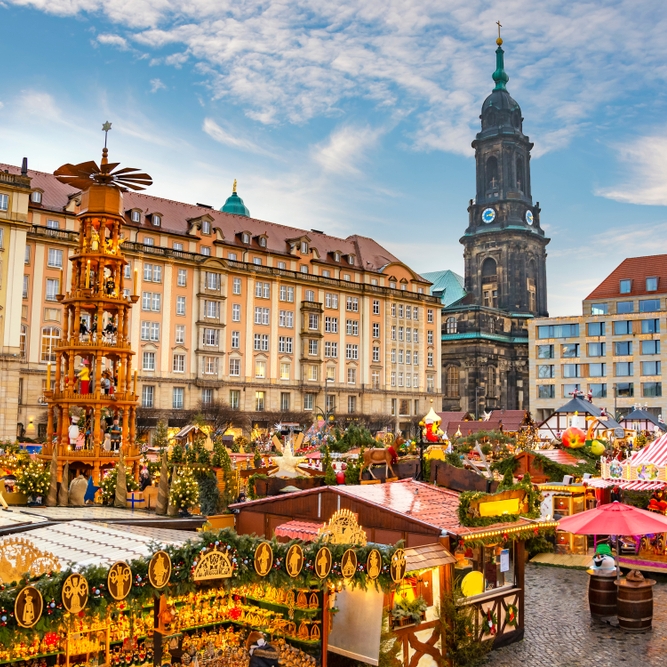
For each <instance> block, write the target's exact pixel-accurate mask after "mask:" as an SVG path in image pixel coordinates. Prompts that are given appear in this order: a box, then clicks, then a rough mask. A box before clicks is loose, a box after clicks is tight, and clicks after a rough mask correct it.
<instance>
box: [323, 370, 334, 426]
mask: <svg viewBox="0 0 667 667" xmlns="http://www.w3.org/2000/svg"><path fill="white" fill-rule="evenodd" d="M330 382H331V384H333V383H334V382H335V380H334V379H333V378H330V377H327V378H325V379H324V410H325V414H324V419H325V420H327V421H333V420H330V419H329V416H330V415H329V400H328V399H329V396H328V393H327V387H328V386H329V383H330ZM331 417H333V415H331Z"/></svg>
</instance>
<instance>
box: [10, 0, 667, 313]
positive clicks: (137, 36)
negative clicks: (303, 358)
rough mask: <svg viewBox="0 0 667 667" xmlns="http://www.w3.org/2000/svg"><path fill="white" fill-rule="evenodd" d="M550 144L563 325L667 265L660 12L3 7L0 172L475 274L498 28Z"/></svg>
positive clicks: (87, 4) (468, 6)
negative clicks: (477, 210)
mask: <svg viewBox="0 0 667 667" xmlns="http://www.w3.org/2000/svg"><path fill="white" fill-rule="evenodd" d="M498 19H500V21H501V22H502V24H503V26H504V28H503V37H504V39H505V44H504V48H505V52H506V53H505V58H506V68H507V71H508V73H509V75H510V82H509V84H508V89H509V91H510V93H511V94H512V95H513V96H514V98H515V99H516V100H517V101H518V102H519V104H520V105H521V107H522V111H523V115H524V118H525V122H524V130H525V131H526V132H527V133H528V134H529V135H530V138H531V140H532V141H533V142H534V143H535V148H534V150H533V160H532V163H531V164H532V180H533V196H534V198H535V200H537V201H539V202H540V205H541V207H542V215H541V219H542V224H543V226H545V228H546V229H547V232H548V234H549V235H550V236H551V238H552V241H551V244H550V246H549V247H548V252H549V259H548V280H549V310H550V312H551V314H552V315H564V314H576V313H578V312H580V308H581V305H580V301H581V299H582V298H583V297H585V296H586V294H587V293H588V292H589V291H590V290H591V289H592V288H593V287H594V286H595V285H596V284H597V283H598V282H600V281H601V280H602V279H603V278H604V277H605V276H606V275H607V274H608V273H609V272H610V271H611V270H612V269H613V268H614V267H615V266H616V265H617V264H618V263H619V262H620V261H621V260H622V259H623V258H624V257H627V256H636V255H642V254H650V253H661V252H665V249H666V248H665V243H664V242H663V238H664V237H665V235H666V234H667V208H666V206H667V121H666V120H665V119H667V114H666V113H665V112H666V111H667V86H666V85H665V84H666V79H667V56H666V55H665V50H664V35H665V34H667V3H664V2H662V1H660V0H655V1H653V0H644V1H642V0H631V1H630V0H628V1H626V0H606V1H602V0H598V1H589V2H583V1H582V2H576V3H575V2H562V0H558V1H556V0H541V1H540V2H539V3H538V2H534V1H531V0H505V1H504V2H502V3H494V2H488V1H487V2H484V1H482V0H446V1H444V0H437V1H432V0H419V1H417V0H381V1H380V0H358V1H350V2H346V3H342V2H336V0H329V1H327V2H325V1H323V0H311V1H310V2H304V1H302V0H291V1H290V2H287V1H286V0H282V1H280V2H269V1H268V0H264V1H262V0H236V1H235V2H231V1H228V0H187V1H186V0H0V55H1V57H2V62H3V64H4V67H3V73H2V86H0V146H1V149H0V161H2V162H11V163H14V164H19V163H20V160H21V158H22V157H23V156H24V155H27V156H28V157H29V159H30V166H31V167H32V168H35V169H40V170H44V171H52V170H53V169H55V168H56V167H58V166H59V165H60V164H62V163H64V162H79V161H84V160H88V159H91V158H96V157H97V155H98V153H99V149H100V145H101V141H102V134H101V132H100V128H101V124H102V122H104V121H105V120H107V119H108V120H110V121H112V122H113V130H112V133H111V135H110V138H109V139H110V147H111V151H112V153H111V155H112V156H113V158H114V159H115V160H120V161H122V162H123V164H125V165H126V166H135V167H141V168H143V169H146V170H147V171H149V173H151V175H152V176H153V178H154V182H155V184H154V186H152V187H151V188H150V191H149V192H151V193H152V194H155V195H159V196H165V197H169V198H172V199H177V200H180V201H187V202H192V203H195V202H203V203H208V204H212V205H215V206H220V205H221V204H222V203H223V202H224V200H225V198H226V197H227V196H228V194H229V192H230V190H231V183H232V180H233V179H234V178H237V179H238V181H239V192H240V194H241V196H242V197H243V198H244V200H245V202H246V204H247V206H248V207H249V209H250V212H251V214H252V215H253V216H255V217H259V218H263V219H267V220H272V221H275V222H281V223H285V224H291V225H296V226H299V227H303V228H305V229H310V228H316V229H323V230H325V231H327V232H329V233H332V234H337V235H341V236H346V235H348V234H352V233H359V234H364V235H367V236H372V237H374V238H376V239H377V240H378V241H380V242H381V243H383V244H384V245H385V246H386V247H387V248H389V249H390V250H391V251H392V252H394V253H395V254H397V255H398V256H399V257H400V258H401V259H403V260H404V261H406V262H407V263H408V264H409V265H410V266H412V267H413V268H415V269H416V270H418V271H422V272H425V271H433V270H437V269H443V268H451V269H453V270H455V271H457V272H462V270H463V260H462V247H461V246H460V244H459V243H458V239H459V237H460V236H461V234H462V233H463V230H464V229H465V227H466V225H467V213H466V208H467V205H468V200H469V199H470V198H471V197H473V196H474V182H475V181H474V161H473V151H472V149H471V147H470V142H471V141H472V139H473V138H474V135H475V133H476V132H477V129H478V127H479V120H478V116H479V109H480V106H481V104H482V102H483V100H484V98H485V96H486V95H487V94H488V93H489V92H490V91H491V88H492V81H491V73H492V71H493V69H494V66H495V61H494V49H495V43H494V40H495V37H496V26H495V21H497V20H498Z"/></svg>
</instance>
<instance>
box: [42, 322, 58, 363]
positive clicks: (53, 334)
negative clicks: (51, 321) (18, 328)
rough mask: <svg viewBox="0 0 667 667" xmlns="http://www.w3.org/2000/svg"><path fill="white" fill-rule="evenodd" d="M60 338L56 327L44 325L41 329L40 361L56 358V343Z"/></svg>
mask: <svg viewBox="0 0 667 667" xmlns="http://www.w3.org/2000/svg"><path fill="white" fill-rule="evenodd" d="M59 340H60V329H58V327H44V328H43V329H42V357H41V358H42V361H43V362H47V361H55V360H56V345H57V344H58V341H59Z"/></svg>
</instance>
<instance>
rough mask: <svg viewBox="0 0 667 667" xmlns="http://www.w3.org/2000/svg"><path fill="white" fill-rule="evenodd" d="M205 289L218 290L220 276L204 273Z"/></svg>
mask: <svg viewBox="0 0 667 667" xmlns="http://www.w3.org/2000/svg"><path fill="white" fill-rule="evenodd" d="M204 277H205V280H206V283H205V284H206V289H211V290H219V289H220V274H219V273H213V272H211V271H206V273H205V276H204Z"/></svg>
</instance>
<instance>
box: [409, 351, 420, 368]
mask: <svg viewBox="0 0 667 667" xmlns="http://www.w3.org/2000/svg"><path fill="white" fill-rule="evenodd" d="M408 354H409V350H408ZM418 364H419V353H418V352H417V351H416V350H415V351H414V352H413V353H412V365H413V366H417V365H418Z"/></svg>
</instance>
